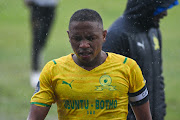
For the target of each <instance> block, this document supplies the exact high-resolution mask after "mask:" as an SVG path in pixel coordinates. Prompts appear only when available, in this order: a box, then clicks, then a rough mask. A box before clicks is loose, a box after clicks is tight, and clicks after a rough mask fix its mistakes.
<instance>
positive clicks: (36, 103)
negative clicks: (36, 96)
mask: <svg viewBox="0 0 180 120" xmlns="http://www.w3.org/2000/svg"><path fill="white" fill-rule="evenodd" d="M31 104H38V105H42V106H45V107H51V105H47V104H44V103H39V102H32V103H31Z"/></svg>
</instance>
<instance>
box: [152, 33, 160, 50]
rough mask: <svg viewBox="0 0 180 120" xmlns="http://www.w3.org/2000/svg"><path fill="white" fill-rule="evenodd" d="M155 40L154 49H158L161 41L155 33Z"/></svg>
mask: <svg viewBox="0 0 180 120" xmlns="http://www.w3.org/2000/svg"><path fill="white" fill-rule="evenodd" d="M153 42H154V49H155V50H158V49H159V48H160V47H159V41H158V39H157V37H156V36H155V35H153Z"/></svg>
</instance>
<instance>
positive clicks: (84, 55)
mask: <svg viewBox="0 0 180 120" xmlns="http://www.w3.org/2000/svg"><path fill="white" fill-rule="evenodd" d="M78 54H79V56H81V57H89V56H90V55H91V54H92V52H90V51H83V52H79V53H78Z"/></svg>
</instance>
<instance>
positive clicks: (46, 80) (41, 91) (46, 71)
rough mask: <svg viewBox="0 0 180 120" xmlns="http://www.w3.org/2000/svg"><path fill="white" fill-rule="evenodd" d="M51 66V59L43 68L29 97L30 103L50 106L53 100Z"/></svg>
mask: <svg viewBox="0 0 180 120" xmlns="http://www.w3.org/2000/svg"><path fill="white" fill-rule="evenodd" d="M52 66H53V62H52V61H51V62H48V63H47V64H46V65H45V67H44V68H43V70H42V72H41V74H40V78H39V82H38V84H37V87H36V90H35V93H34V95H33V96H32V98H31V104H35V105H37V106H45V107H50V106H51V104H52V103H54V102H55V95H54V90H53V87H52V74H51V73H52V72H51V69H52Z"/></svg>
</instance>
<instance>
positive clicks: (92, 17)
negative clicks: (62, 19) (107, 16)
mask: <svg viewBox="0 0 180 120" xmlns="http://www.w3.org/2000/svg"><path fill="white" fill-rule="evenodd" d="M73 21H80V22H84V21H90V22H98V23H100V24H102V27H103V21H102V18H101V16H100V15H99V13H98V12H96V11H95V10H92V9H80V10H78V11H76V12H75V13H74V14H73V15H72V16H71V18H70V21H69V25H70V24H71V22H73Z"/></svg>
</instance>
